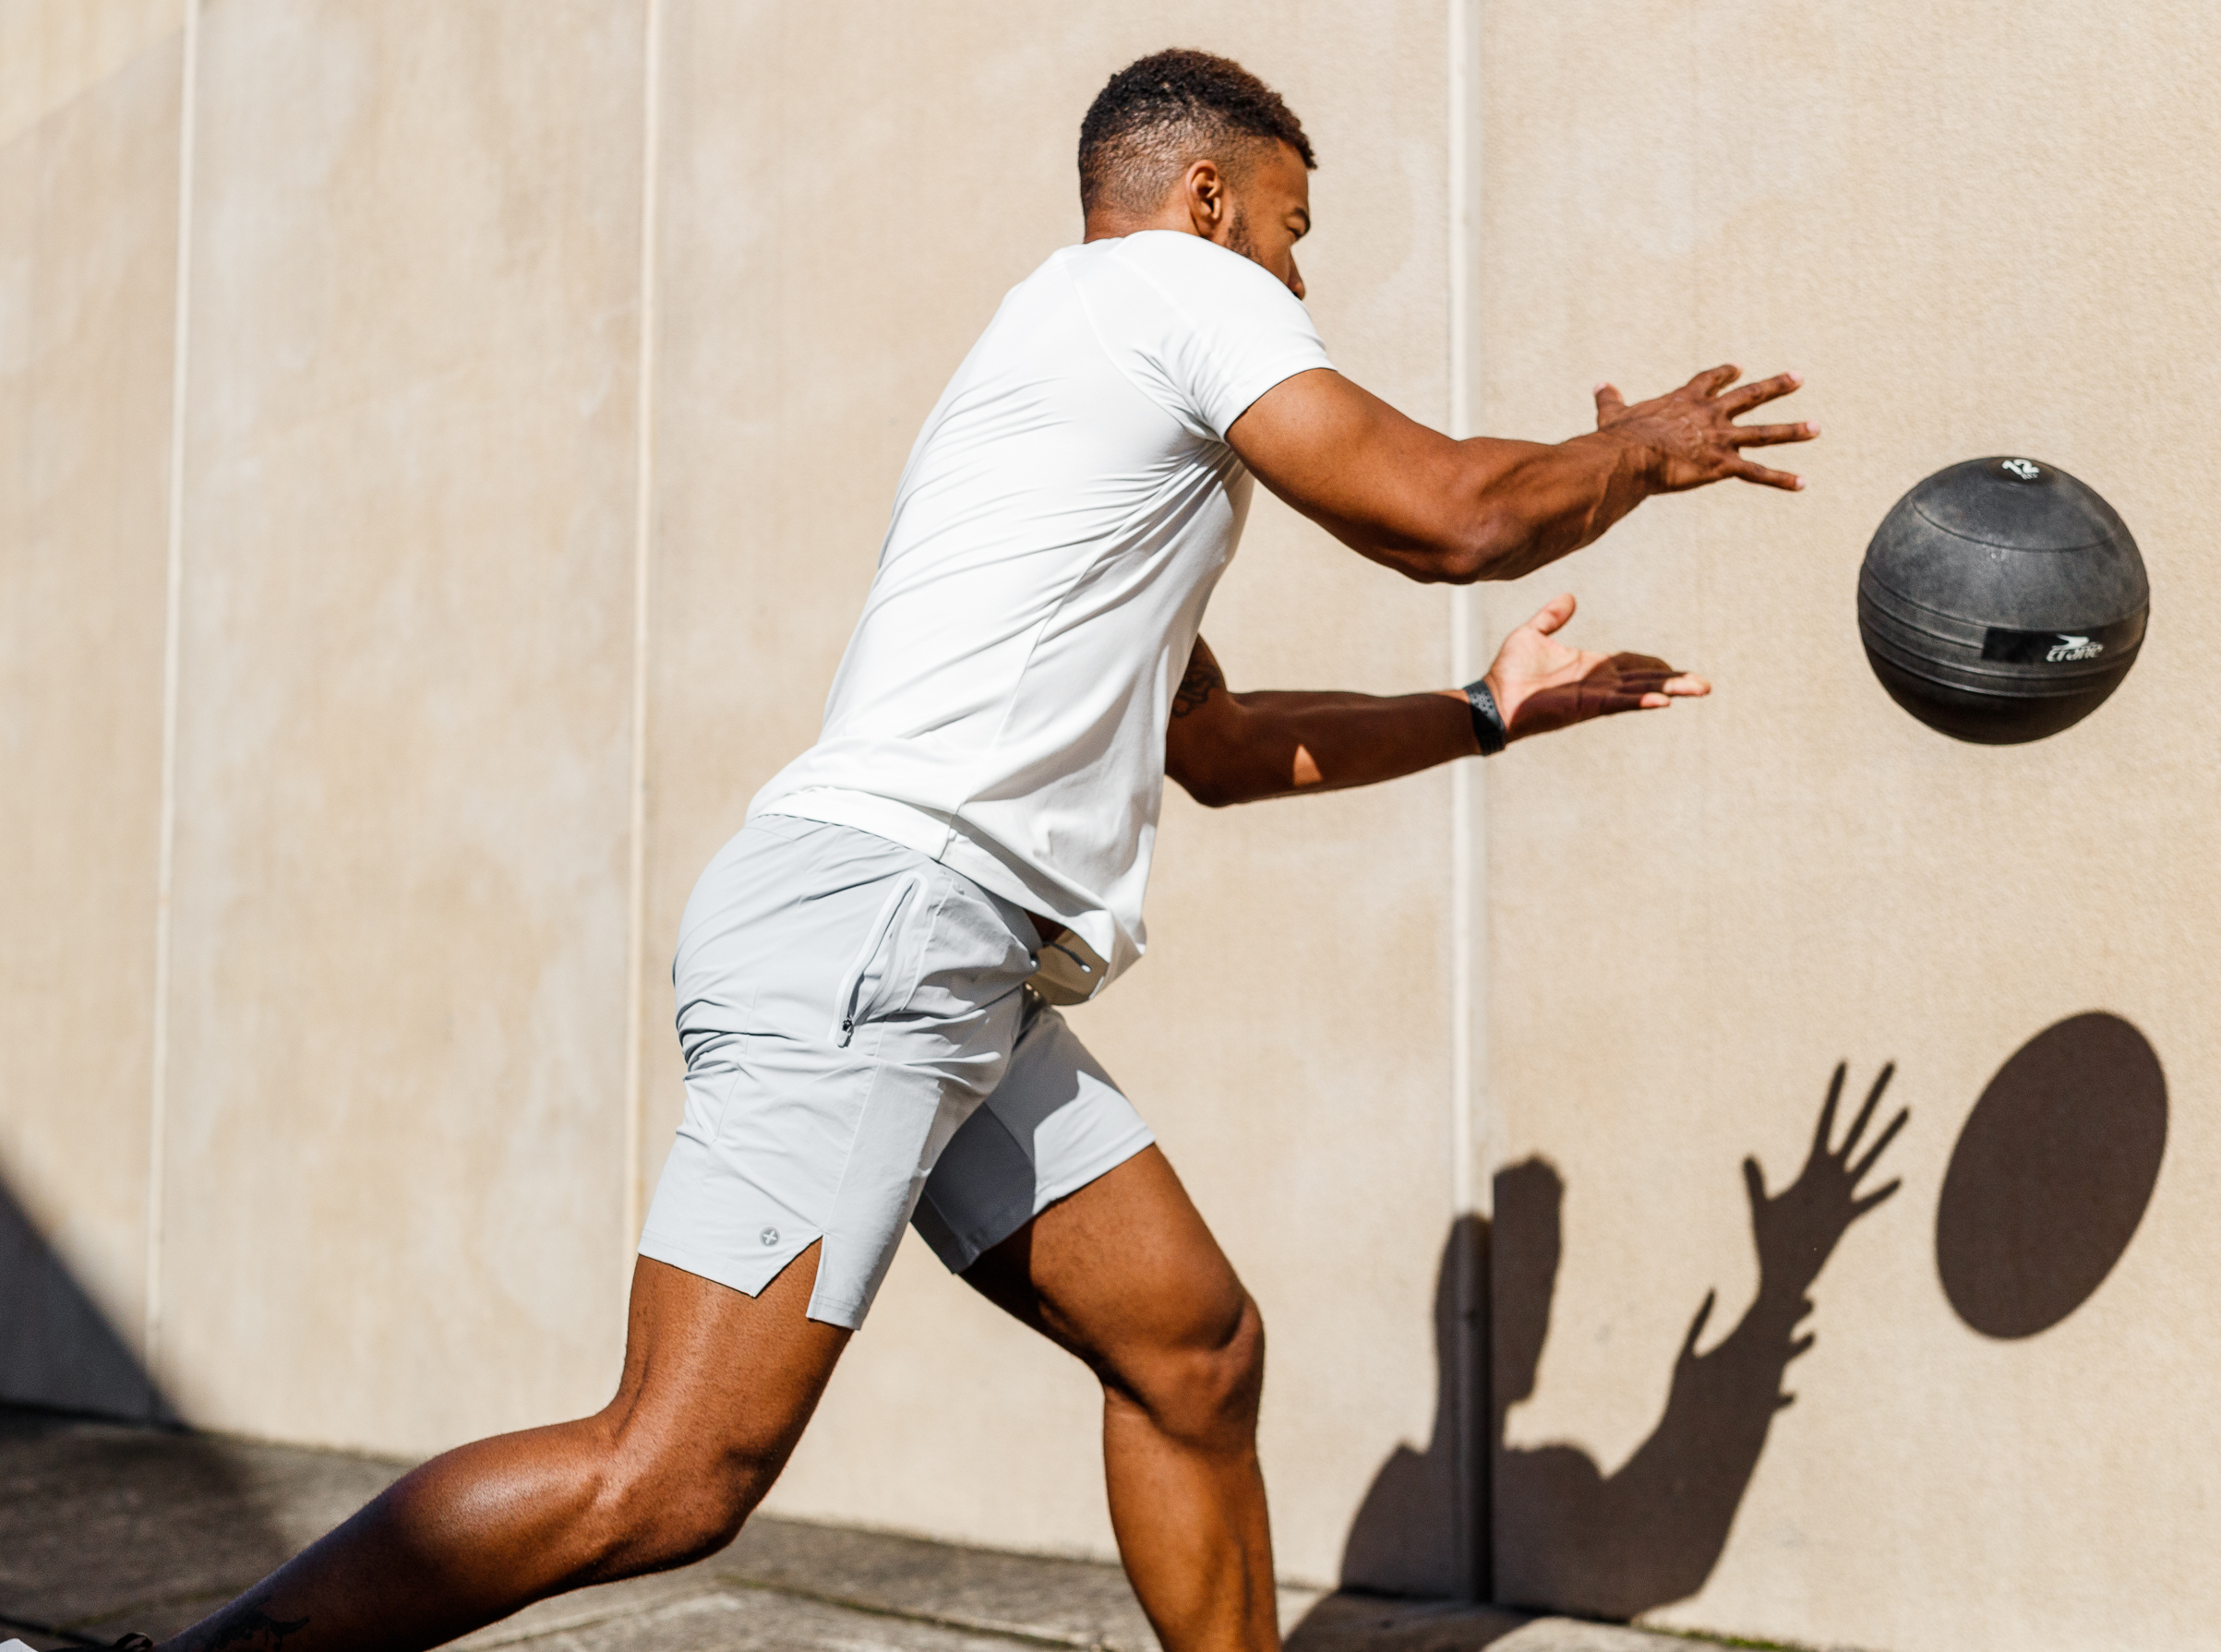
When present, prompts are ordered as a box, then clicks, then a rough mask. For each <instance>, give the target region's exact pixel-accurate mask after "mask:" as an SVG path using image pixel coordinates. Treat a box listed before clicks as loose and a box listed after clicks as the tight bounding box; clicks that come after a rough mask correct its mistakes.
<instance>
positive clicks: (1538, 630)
mask: <svg viewBox="0 0 2221 1652" xmlns="http://www.w3.org/2000/svg"><path fill="white" fill-rule="evenodd" d="M1573 610H1574V601H1573V598H1572V597H1571V596H1570V595H1566V596H1554V597H1552V598H1551V599H1550V601H1548V602H1547V603H1544V604H1543V609H1542V612H1541V613H1539V614H1537V615H1536V616H1535V617H1533V618H1532V619H1531V620H1529V621H1528V622H1527V623H1526V624H1525V625H1523V626H1521V627H1520V628H1519V629H1518V630H1516V631H1514V632H1512V633H1511V635H1510V636H1508V637H1507V638H1505V639H1504V646H1503V647H1502V648H1500V649H1498V650H1497V651H1496V663H1495V664H1493V665H1491V666H1490V667H1489V668H1488V676H1486V677H1485V678H1483V681H1485V682H1486V683H1487V684H1488V688H1489V692H1490V693H1492V694H1494V695H1495V697H1496V709H1497V711H1498V712H1501V713H1502V714H1503V717H1504V728H1505V736H1506V738H1507V739H1508V740H1519V739H1524V738H1526V737H1527V736H1529V735H1540V734H1547V733H1549V732H1550V731H1551V730H1552V729H1554V728H1568V727H1571V726H1572V725H1573V724H1576V723H1586V722H1588V721H1589V720H1590V719H1591V717H1609V716H1613V715H1615V714H1616V713H1617V712H1649V711H1659V710H1663V708H1664V707H1666V706H1669V705H1671V704H1673V703H1674V701H1675V700H1685V699H1694V698H1697V697H1699V696H1702V695H1706V694H1710V693H1711V691H1712V686H1711V684H1710V683H1708V682H1706V681H1705V680H1704V679H1703V678H1702V677H1700V676H1691V675H1690V674H1689V673H1687V672H1686V671H1676V670H1675V669H1674V667H1673V666H1671V665H1669V664H1666V663H1665V662H1664V661H1663V660H1661V659H1656V658H1654V657H1653V656H1651V655H1650V654H1625V653H1622V654H1600V653H1591V652H1589V651H1588V650H1586V649H1579V648H1568V647H1567V645H1566V644H1565V643H1563V642H1560V641H1559V640H1557V638H1556V636H1555V634H1554V633H1555V632H1556V631H1557V630H1559V629H1560V628H1562V627H1563V626H1564V625H1565V624H1566V622H1567V620H1569V619H1571V618H1572V617H1573Z"/></svg>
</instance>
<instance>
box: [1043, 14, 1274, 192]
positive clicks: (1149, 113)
mask: <svg viewBox="0 0 2221 1652" xmlns="http://www.w3.org/2000/svg"><path fill="white" fill-rule="evenodd" d="M1270 143H1284V144H1286V145H1288V147H1289V148H1290V149H1291V150H1295V152H1296V153H1297V154H1298V155H1301V156H1302V157H1303V164H1304V165H1305V166H1306V167H1315V166H1317V165H1318V159H1317V157H1316V156H1315V155H1314V154H1313V153H1312V152H1311V139H1310V138H1306V137H1305V136H1304V135H1303V122H1302V121H1299V120H1298V119H1296V117H1295V114H1294V112H1293V111H1292V110H1291V109H1290V108H1289V107H1288V105H1287V104H1286V103H1284V102H1281V101H1280V94H1279V92H1277V91H1275V90H1273V89H1272V88H1271V87H1269V86H1267V85H1266V84H1265V82H1264V81H1262V80H1260V79H1258V78H1256V76H1255V75H1253V74H1251V73H1250V72H1249V71H1248V70H1247V69H1245V68H1243V66H1241V65H1240V64H1238V63H1236V62H1235V61H1234V60H1233V59H1232V58H1231V57H1214V56H1213V55H1212V54H1210V53H1208V52H1194V51H1188V50H1185V49H1183V48H1177V47H1176V48H1174V49H1173V50H1171V51H1168V52H1156V53H1152V54H1150V55H1148V56H1147V57H1144V58H1142V59H1140V60H1139V61H1137V62H1135V63H1130V64H1128V65H1127V66H1125V67H1124V68H1123V69H1121V70H1119V71H1118V73H1117V74H1115V75H1113V76H1111V77H1110V83H1109V84H1108V85H1107V86H1105V87H1104V88H1103V90H1101V91H1099V92H1098V93H1097V94H1096V98H1095V102H1093V103H1091V104H1089V105H1088V106H1087V115H1086V119H1085V120H1083V121H1081V122H1080V210H1081V211H1083V212H1092V211H1094V210H1095V209H1096V208H1097V207H1098V206H1104V207H1115V208H1122V209H1125V210H1127V211H1134V212H1146V211H1148V210H1149V209H1152V208H1154V207H1155V206H1156V205H1157V204H1158V203H1159V201H1161V200H1163V199H1164V196H1165V191H1166V190H1168V189H1170V188H1171V186H1172V185H1173V183H1174V181H1175V180H1177V179H1178V178H1179V176H1180V174H1182V173H1183V172H1184V171H1185V170H1186V169H1187V168H1188V167H1189V166H1191V165H1193V164H1194V163H1195V162H1197V161H1206V160H1209V161H1219V162H1225V163H1227V164H1228V165H1230V166H1236V167H1238V166H1240V165H1242V164H1243V162H1246V161H1247V160H1249V159H1250V158H1251V154H1252V153H1253V152H1254V150H1255V149H1256V148H1257V147H1258V146H1259V145H1261V144H1270Z"/></svg>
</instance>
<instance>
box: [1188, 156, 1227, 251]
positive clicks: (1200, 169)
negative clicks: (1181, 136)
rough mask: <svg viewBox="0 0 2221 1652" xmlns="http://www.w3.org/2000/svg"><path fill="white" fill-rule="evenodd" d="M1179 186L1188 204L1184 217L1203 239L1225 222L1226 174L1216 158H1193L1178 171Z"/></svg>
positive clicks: (1210, 236)
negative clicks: (1195, 159) (1188, 164)
mask: <svg viewBox="0 0 2221 1652" xmlns="http://www.w3.org/2000/svg"><path fill="white" fill-rule="evenodd" d="M1180 187H1181V193H1182V195H1183V197H1184V198H1186V200H1187V205H1188V219H1189V221H1190V222H1192V223H1193V224H1194V225H1195V233H1197V234H1198V235H1201V236H1202V237H1203V238H1204V239H1205V240H1206V241H1208V240H1211V239H1213V234H1212V232H1213V231H1215V230H1217V229H1219V227H1220V226H1221V225H1222V224H1224V223H1225V222H1226V218H1227V213H1228V210H1229V209H1230V207H1231V195H1230V193H1229V191H1228V187H1227V178H1226V174H1225V173H1224V172H1223V171H1222V170H1220V168H1219V163H1218V162H1216V161H1197V162H1194V163H1192V164H1191V165H1190V166H1189V167H1188V169H1187V171H1186V172H1185V173H1183V174H1181V179H1180Z"/></svg>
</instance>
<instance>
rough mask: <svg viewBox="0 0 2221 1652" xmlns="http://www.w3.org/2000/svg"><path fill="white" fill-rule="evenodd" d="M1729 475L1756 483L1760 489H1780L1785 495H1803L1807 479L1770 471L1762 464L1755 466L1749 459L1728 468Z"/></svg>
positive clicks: (1786, 472) (1734, 463) (1784, 472)
mask: <svg viewBox="0 0 2221 1652" xmlns="http://www.w3.org/2000/svg"><path fill="white" fill-rule="evenodd" d="M1727 474H1729V475H1731V476H1735V477H1739V478H1741V479H1742V480H1743V481H1745V482H1755V483H1757V484H1758V485H1759V486H1760V487H1778V488H1780V489H1781V490H1782V491H1783V492H1784V493H1793V494H1797V493H1803V492H1804V491H1805V478H1804V477H1802V476H1799V475H1796V474H1795V473H1792V472H1789V471H1772V470H1768V469H1767V468H1766V467H1765V466H1764V465H1762V464H1753V463H1752V462H1751V461H1749V460H1747V459H1738V460H1735V461H1732V462H1731V463H1730V464H1729V465H1728V467H1727Z"/></svg>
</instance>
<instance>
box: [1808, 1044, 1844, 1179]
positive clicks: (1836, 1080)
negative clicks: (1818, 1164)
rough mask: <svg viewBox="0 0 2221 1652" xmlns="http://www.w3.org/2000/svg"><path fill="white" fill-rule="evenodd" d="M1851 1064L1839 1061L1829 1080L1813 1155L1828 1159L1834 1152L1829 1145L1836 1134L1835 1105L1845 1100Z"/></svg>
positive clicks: (1813, 1141)
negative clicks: (1845, 1088)
mask: <svg viewBox="0 0 2221 1652" xmlns="http://www.w3.org/2000/svg"><path fill="white" fill-rule="evenodd" d="M1850 1072H1851V1063H1850V1062H1848V1061H1838V1062H1837V1063H1836V1064H1835V1071H1834V1074H1833V1075H1832V1076H1831V1077H1830V1079H1829V1080H1828V1099H1827V1100H1826V1101H1825V1102H1823V1103H1821V1104H1820V1121H1819V1124H1818V1125H1816V1126H1815V1127H1814V1128H1813V1131H1812V1155H1813V1157H1815V1158H1826V1157H1828V1156H1829V1155H1830V1154H1831V1151H1832V1150H1831V1148H1830V1147H1829V1145H1828V1143H1829V1141H1830V1139H1831V1138H1832V1137H1833V1136H1834V1134H1835V1104H1836V1103H1837V1102H1839V1101H1841V1100H1842V1099H1843V1080H1844V1079H1845V1078H1847V1077H1848V1076H1850Z"/></svg>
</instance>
